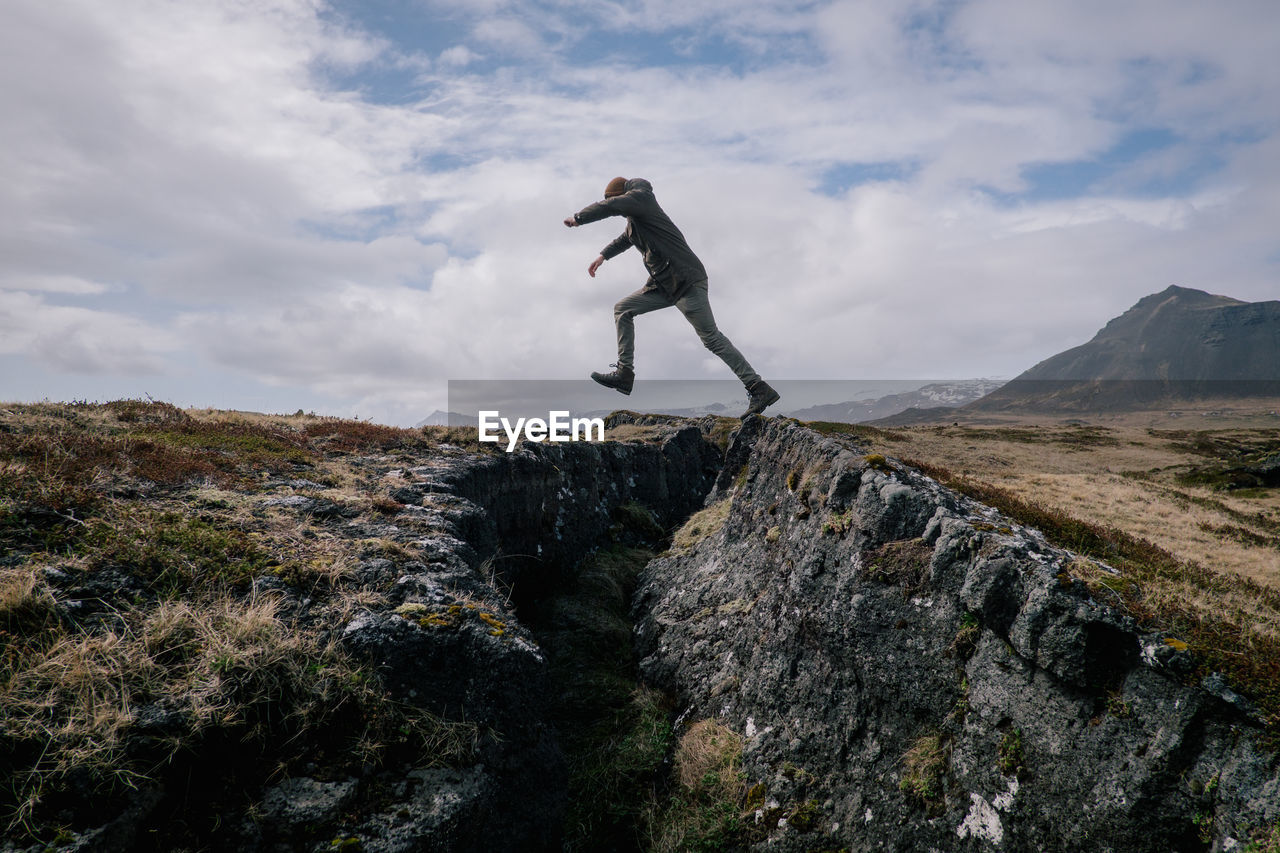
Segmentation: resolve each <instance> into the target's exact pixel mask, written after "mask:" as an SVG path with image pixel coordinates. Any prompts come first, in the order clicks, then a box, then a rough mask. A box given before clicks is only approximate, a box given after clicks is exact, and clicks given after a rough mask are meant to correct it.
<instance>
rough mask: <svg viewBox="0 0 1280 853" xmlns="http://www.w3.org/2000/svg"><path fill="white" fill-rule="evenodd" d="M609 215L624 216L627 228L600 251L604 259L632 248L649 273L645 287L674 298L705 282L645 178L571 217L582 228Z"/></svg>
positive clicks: (703, 271) (703, 272)
mask: <svg viewBox="0 0 1280 853" xmlns="http://www.w3.org/2000/svg"><path fill="white" fill-rule="evenodd" d="M610 216H625V217H626V218H627V229H626V230H625V231H623V232H622V234H620V235H619V236H618V238H617V239H616V240H614V241H613V242H611V243H610V244H609V245H607V246H605V247H604V249H603V250H602V251H601V252H600V255H601V256H602V257H603V258H604V259H605V260H608V259H610V258H612V257H615V256H616V255H619V254H621V253H622V252H625V251H626V250H627V249H629V248H631V247H632V246H635V247H636V248H637V249H639V250H640V253H641V254H643V255H644V265H645V269H647V270H648V271H649V281H648V282H647V283H646V286H648V287H653V286H657V287H661V288H662V289H663V290H665V291H666V292H667V293H669V294H670V295H671V296H672V297H677V298H678V297H679V296H681V295H683V294H684V292H685V290H687V289H688V287H689V285H691V284H693V283H695V282H699V281H703V280H704V279H706V277H707V270H706V268H705V267H703V266H702V261H700V260H698V256H697V255H695V254H694V253H693V250H692V249H690V248H689V244H688V243H686V242H685V239H684V235H683V234H681V233H680V229H679V228H677V227H676V226H675V223H674V222H672V221H671V218H670V217H668V216H667V214H666V213H665V212H664V211H663V210H662V208H661V207H659V206H658V200H657V199H656V198H654V196H653V185H652V184H650V183H649V182H648V181H646V180H645V179H644V178H632V179H631V180H629V181H627V188H626V192H624V193H623V194H622V195H618V196H614V197H613V198H606V199H605V200H604V201H597V202H596V203H595V204H589V205H587V206H586V207H584V208H583V209H582V210H580V211H578V212H577V213H575V214H574V217H573V218H574V220H575V221H577V223H578V224H579V225H585V224H586V223H588V222H597V221H599V220H601V219H606V218H608V217H610Z"/></svg>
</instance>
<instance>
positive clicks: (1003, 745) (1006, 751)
mask: <svg viewBox="0 0 1280 853" xmlns="http://www.w3.org/2000/svg"><path fill="white" fill-rule="evenodd" d="M1025 758H1026V754H1025V752H1024V747H1023V744H1022V729H1010V730H1009V731H1007V732H1005V733H1004V736H1003V737H1001V738H1000V746H999V747H998V748H997V750H996V766H997V767H999V768H1000V772H1001V773H1003V774H1004V775H1006V776H1019V775H1021V774H1022V771H1023V761H1024V760H1025Z"/></svg>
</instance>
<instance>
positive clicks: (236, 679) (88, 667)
mask: <svg viewBox="0 0 1280 853" xmlns="http://www.w3.org/2000/svg"><path fill="white" fill-rule="evenodd" d="M119 617H120V619H119V622H120V627H119V628H118V629H113V630H107V631H99V632H92V633H85V632H81V631H74V630H63V629H57V630H55V631H54V632H53V633H52V635H51V636H49V635H48V634H49V632H48V631H46V636H44V637H41V638H32V637H31V635H30V634H28V635H27V636H28V642H26V643H25V644H21V645H19V646H18V647H17V648H11V649H10V650H9V651H10V654H9V655H8V657H7V661H6V664H7V665H6V667H5V669H4V671H3V680H2V681H0V707H3V708H4V709H5V717H6V721H5V726H4V733H3V736H4V739H5V740H6V741H7V742H8V746H9V751H10V753H11V754H16V755H19V756H22V755H29V756H30V759H29V760H27V761H25V762H24V761H21V760H20V761H19V762H18V763H17V766H15V767H13V768H11V773H12V780H13V789H12V794H13V795H14V800H13V801H12V802H11V803H9V808H10V814H9V822H10V829H11V830H12V829H17V828H18V827H20V826H27V827H31V826H32V825H33V824H34V823H38V820H37V819H36V818H37V816H38V814H39V809H40V807H41V805H42V802H43V801H44V800H45V799H46V798H48V797H50V796H54V797H55V798H57V797H65V796H66V795H67V794H68V793H70V792H69V791H68V790H67V788H66V786H67V785H69V784H70V785H74V786H77V788H78V794H79V795H81V796H83V795H112V794H117V793H119V792H120V791H121V790H123V789H124V788H132V787H137V786H139V785H150V784H158V783H159V782H160V781H161V779H163V778H164V776H165V765H166V764H167V762H169V761H170V760H171V759H172V754H173V752H174V751H175V750H179V751H184V752H188V753H192V752H198V751H199V744H200V743H201V742H202V741H204V740H206V739H207V735H208V733H209V732H211V731H218V732H221V733H223V735H224V736H225V737H229V738H231V739H232V740H235V741H240V742H243V743H249V744H256V745H257V748H258V749H260V750H262V752H263V753H264V758H265V759H266V760H267V761H268V764H267V767H268V768H269V767H270V766H271V765H270V763H269V762H270V761H272V760H274V761H275V762H277V764H278V765H279V766H281V767H286V766H288V765H289V764H291V763H293V762H296V761H300V760H304V759H305V760H315V759H317V758H319V757H320V756H321V755H322V754H324V753H328V754H329V755H330V757H331V758H336V759H338V760H342V761H348V762H351V761H354V762H357V763H364V762H378V761H380V760H381V758H382V756H383V755H384V754H385V751H386V750H387V749H388V748H389V747H392V746H395V745H397V744H401V745H406V746H412V747H413V748H417V749H422V750H423V753H422V755H423V756H425V757H428V758H430V757H432V756H434V757H435V759H436V760H439V761H442V762H447V761H457V760H461V759H464V758H467V757H469V755H470V753H471V751H472V750H473V749H474V746H475V742H476V738H477V736H478V732H477V730H476V728H475V727H474V726H470V725H467V724H463V723H445V722H443V721H441V720H438V719H436V718H434V717H431V716H430V715H427V714H425V713H424V712H422V711H418V710H416V709H412V708H406V707H404V706H400V705H398V704H396V703H394V702H391V701H390V700H389V699H388V697H387V695H386V693H385V691H384V690H383V689H382V688H381V686H380V685H379V684H378V682H377V680H376V678H375V677H373V676H371V675H370V674H369V673H367V672H365V671H363V670H362V669H360V668H359V667H358V666H356V665H355V664H354V662H352V661H351V660H349V659H348V658H347V657H346V656H345V655H344V654H343V653H342V652H341V651H340V650H339V649H338V648H337V647H336V646H335V645H334V644H333V642H332V641H324V640H321V639H320V635H319V633H318V632H316V631H306V630H300V629H299V628H297V627H296V626H294V625H291V624H289V623H287V622H285V621H284V620H282V619H281V618H280V614H279V599H277V598H275V597H270V596H256V597H251V598H249V599H235V598H232V597H230V596H227V595H222V596H217V597H214V598H210V599H205V600H199V601H169V602H162V603H161V604H159V605H158V606H157V607H155V608H154V609H150V610H145V609H131V610H128V611H125V612H122V613H120V614H119ZM33 640H34V641H33ZM157 702H160V703H162V706H163V708H164V709H165V713H166V714H167V715H168V716H169V717H170V718H171V720H173V722H172V723H171V724H170V726H169V728H168V730H167V731H166V733H165V735H164V737H163V742H162V743H159V744H154V745H152V746H151V747H150V748H147V747H146V740H147V738H146V736H140V735H138V734H137V728H136V727H137V723H138V715H139V713H140V712H141V711H142V710H143V709H144V708H145V707H148V706H151V707H155V703H157ZM140 737H141V738H142V740H139V738H140ZM322 743H323V744H324V745H323V746H321V744H322ZM140 744H141V746H140ZM342 756H345V757H342ZM209 759H211V760H214V761H216V760H217V757H216V756H210V757H209ZM5 799H6V800H7V799H9V798H8V796H6V798H5Z"/></svg>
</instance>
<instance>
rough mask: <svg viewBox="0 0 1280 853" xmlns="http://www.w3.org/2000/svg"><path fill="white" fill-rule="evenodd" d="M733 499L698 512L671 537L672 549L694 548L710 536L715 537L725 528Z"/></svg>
mask: <svg viewBox="0 0 1280 853" xmlns="http://www.w3.org/2000/svg"><path fill="white" fill-rule="evenodd" d="M730 504H731V499H728V498H726V499H725V500H722V501H717V502H716V503H713V504H712V505H711V506H709V507H705V508H703V509H700V510H698V511H697V512H695V513H694V514H693V515H692V516H690V517H689V520H688V521H686V522H685V523H684V526H682V527H681V528H680V529H679V530H677V531H676V532H675V534H674V535H673V536H672V537H671V547H672V548H680V549H686V548H692V547H693V546H694V545H697V544H698V543H699V542H701V541H702V540H703V539H706V538H707V537H708V536H713V535H715V534H716V533H718V532H719V531H720V528H721V527H723V526H724V523H725V520H726V519H728V517H729V507H730Z"/></svg>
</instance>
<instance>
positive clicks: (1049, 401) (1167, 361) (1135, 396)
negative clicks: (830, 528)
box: [888, 286, 1280, 424]
mask: <svg viewBox="0 0 1280 853" xmlns="http://www.w3.org/2000/svg"><path fill="white" fill-rule="evenodd" d="M1248 397H1280V302H1277V301H1269V302H1243V301H1241V300H1239V299H1232V298H1231V297H1229V296H1219V295H1215V294H1211V293H1206V292H1204V291H1202V290H1194V289H1191V288H1187V287H1177V286H1171V287H1168V288H1166V289H1165V290H1162V291H1161V292H1159V293H1154V294H1152V295H1150V296H1145V297H1143V298H1142V299H1140V300H1138V302H1137V304H1136V305H1134V306H1133V307H1132V308H1130V309H1129V310H1128V311H1126V312H1124V313H1123V314H1121V315H1120V316H1119V317H1116V318H1114V319H1113V320H1111V321H1110V322H1109V323H1107V324H1106V325H1105V326H1104V327H1103V328H1102V329H1101V330H1100V331H1099V332H1098V333H1097V334H1096V335H1094V337H1093V339H1092V340H1090V341H1089V342H1088V343H1085V344H1081V345H1080V346H1078V347H1073V348H1072V349H1069V350H1066V351H1065V352H1061V353H1058V354H1057V355H1055V356H1053V357H1051V358H1047V359H1045V360H1044V361H1042V362H1040V363H1039V364H1037V365H1035V366H1034V367H1032V368H1031V369H1030V370H1027V371H1026V372H1024V373H1022V374H1020V375H1019V376H1017V377H1015V378H1014V379H1013V380H1011V381H1010V382H1008V383H1007V384H1005V385H1003V386H1001V387H1000V388H998V389H997V390H995V391H993V392H992V393H990V394H988V395H986V396H985V397H983V398H982V399H980V400H976V401H974V402H972V403H969V404H967V405H965V406H962V407H961V408H960V409H959V410H958V412H957V411H952V412H945V411H941V412H932V411H928V410H923V411H922V410H919V409H915V410H910V411H907V412H903V413H901V414H900V415H897V416H893V417H891V418H889V419H888V422H891V423H896V424H906V423H930V422H934V421H938V420H942V419H946V418H948V417H950V416H951V415H954V414H957V413H964V414H968V413H975V414H980V413H994V412H1018V411H1026V412H1048V413H1052V412H1059V413H1068V412H1085V411H1089V412H1121V411H1132V410H1140V409H1150V408H1157V407H1166V406H1178V405H1181V404H1185V403H1188V402H1194V401H1197V400H1231V399H1239V398H1248Z"/></svg>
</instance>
